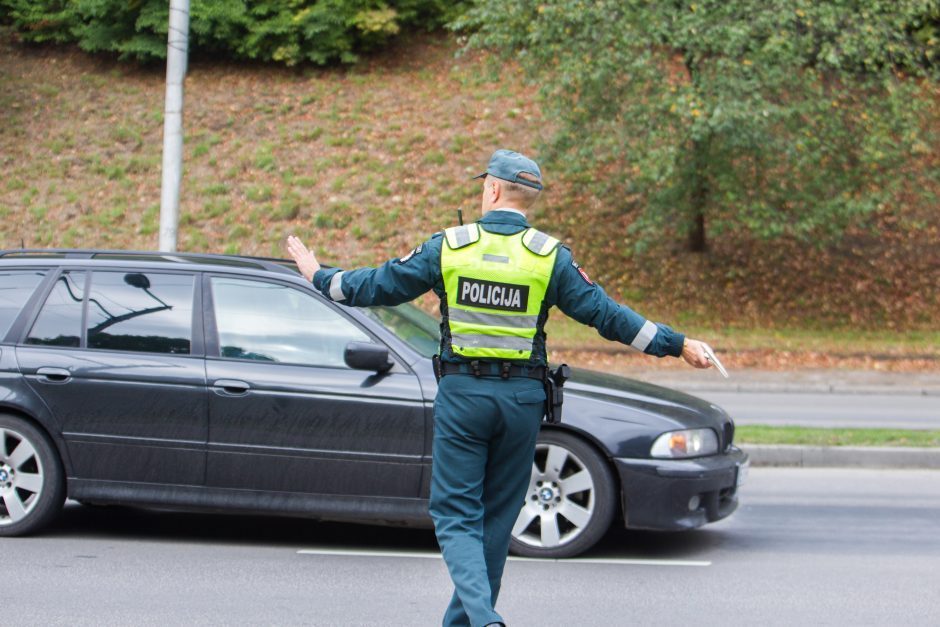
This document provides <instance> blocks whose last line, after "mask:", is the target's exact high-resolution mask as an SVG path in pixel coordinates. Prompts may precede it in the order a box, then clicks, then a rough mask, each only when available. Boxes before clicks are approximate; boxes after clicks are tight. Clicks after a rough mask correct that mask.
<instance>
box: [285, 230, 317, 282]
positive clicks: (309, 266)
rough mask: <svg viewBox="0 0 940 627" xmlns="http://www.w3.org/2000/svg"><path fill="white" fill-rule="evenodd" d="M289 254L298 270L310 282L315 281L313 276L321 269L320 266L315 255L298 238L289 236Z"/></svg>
mask: <svg viewBox="0 0 940 627" xmlns="http://www.w3.org/2000/svg"><path fill="white" fill-rule="evenodd" d="M287 252H288V254H289V255H290V256H291V257H293V258H294V263H296V264H297V269H298V270H300V273H301V274H302V275H304V277H305V278H306V279H307V280H308V281H312V280H313V275H314V274H316V273H317V270H319V269H320V264H319V262H318V261H317V257H316V255H314V254H313V253H312V252H311V251H310V250H308V249H307V247H306V246H305V245H304V243H303V242H301V241H300V240H299V239H298V238H297V237H294V236H293V235H288V236H287Z"/></svg>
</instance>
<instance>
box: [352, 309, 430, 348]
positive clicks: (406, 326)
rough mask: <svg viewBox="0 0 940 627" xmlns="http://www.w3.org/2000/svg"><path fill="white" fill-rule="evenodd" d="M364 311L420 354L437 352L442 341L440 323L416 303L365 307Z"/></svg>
mask: <svg viewBox="0 0 940 627" xmlns="http://www.w3.org/2000/svg"><path fill="white" fill-rule="evenodd" d="M363 311H364V312H365V313H366V314H367V315H368V316H369V317H371V318H373V319H374V320H376V321H377V322H379V323H381V324H382V325H383V326H385V327H386V328H387V329H389V330H390V331H391V332H392V333H394V334H395V335H397V336H398V337H399V338H400V339H401V340H402V341H404V342H405V343H406V344H408V346H410V347H411V348H413V349H415V350H416V351H417V352H418V353H419V354H421V355H423V356H425V357H432V356H434V355H436V354H437V351H438V348H439V347H440V343H441V331H440V327H439V326H438V325H439V323H438V321H437V320H436V319H435V318H433V317H432V316H429V315H428V314H426V313H424V312H423V311H421V310H420V309H418V308H417V307H415V306H414V305H412V304H410V303H405V304H404V305H398V306H396V307H365V308H363Z"/></svg>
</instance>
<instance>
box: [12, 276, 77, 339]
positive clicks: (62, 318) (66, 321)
mask: <svg viewBox="0 0 940 627" xmlns="http://www.w3.org/2000/svg"><path fill="white" fill-rule="evenodd" d="M84 297H85V273H84V272H66V273H63V274H62V276H60V277H59V278H58V279H57V280H56V282H55V285H54V286H53V288H52V291H51V292H49V296H48V297H47V298H46V302H45V303H43V306H42V309H41V310H40V311H39V316H38V317H37V318H36V322H35V323H33V328H32V329H30V331H29V336H28V337H27V338H26V343H27V344H40V345H43V346H74V347H78V346H81V336H82V300H83V299H84Z"/></svg>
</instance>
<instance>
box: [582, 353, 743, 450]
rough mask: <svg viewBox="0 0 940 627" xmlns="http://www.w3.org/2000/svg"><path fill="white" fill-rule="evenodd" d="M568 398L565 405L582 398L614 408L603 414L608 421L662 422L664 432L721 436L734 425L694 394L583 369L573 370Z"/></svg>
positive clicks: (713, 406)
mask: <svg viewBox="0 0 940 627" xmlns="http://www.w3.org/2000/svg"><path fill="white" fill-rule="evenodd" d="M565 397H566V398H565V400H566V401H567V400H568V399H569V398H579V399H583V401H582V402H588V403H591V401H594V402H596V403H599V404H610V405H613V406H615V407H611V411H609V412H603V414H604V417H605V418H607V419H608V420H619V421H622V422H643V423H645V424H647V425H651V426H652V424H654V423H657V422H659V423H661V427H662V430H663V431H666V430H668V429H672V428H696V427H712V428H714V429H716V430H717V431H718V433H719V434H721V433H722V432H723V431H724V429H725V425H726V424H727V423H730V422H731V418H730V417H729V416H728V414H727V412H725V411H724V410H723V409H721V408H720V407H718V406H717V405H715V404H713V403H709V402H708V401H706V400H703V399H701V398H698V397H695V396H692V395H691V394H686V393H684V392H679V391H677V390H673V389H670V388H665V387H661V386H658V385H653V384H652V383H645V382H643V381H637V380H635V379H628V378H626V377H619V376H616V375H612V374H606V373H602V372H594V371H592V370H582V369H580V368H573V369H572V376H571V379H570V380H569V381H568V382H567V383H566V384H565ZM592 404H593V403H592ZM624 409H626V410H628V411H623V410H624ZM638 413H640V414H642V416H638V415H637V414H638Z"/></svg>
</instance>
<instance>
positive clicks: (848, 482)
mask: <svg viewBox="0 0 940 627" xmlns="http://www.w3.org/2000/svg"><path fill="white" fill-rule="evenodd" d="M742 496H743V499H744V500H743V503H744V504H743V505H742V507H741V509H740V510H739V511H738V512H737V513H736V514H735V515H733V516H732V517H731V518H730V519H728V520H726V521H722V522H720V523H717V524H714V525H711V526H708V527H706V528H705V529H702V530H699V531H695V532H691V533H685V534H678V535H672V534H656V533H640V532H626V531H623V530H613V531H612V532H611V533H610V534H608V536H607V537H606V538H605V539H604V540H603V542H602V543H601V545H600V546H598V547H597V548H596V549H595V550H594V551H592V552H591V553H590V554H589V555H588V556H586V557H587V558H589V559H588V560H587V561H563V562H538V561H521V560H514V561H511V562H510V563H509V564H508V566H507V570H506V576H505V578H504V586H505V587H504V591H503V595H502V597H501V599H500V603H499V609H500V610H501V611H502V612H503V615H504V616H505V618H506V619H507V621H508V623H509V625H511V626H512V627H519V626H523V627H524V626H528V625H532V626H536V625H537V626H554V625H566V626H567V625H604V626H606V625H633V624H644V625H652V624H656V625H680V624H697V625H700V624H706V625H753V624H773V625H793V624H834V625H849V624H851V625H854V624H865V625H882V624H883V625H889V624H890V625H897V624H906V625H916V624H923V625H928V624H933V625H936V624H940V595H938V594H937V587H936V582H937V581H940V533H938V530H940V527H938V522H937V521H938V520H940V473H938V472H932V471H862V470H831V469H830V470H822V469H772V468H755V469H753V470H752V472H751V476H750V479H749V483H748V484H747V485H746V486H745V488H744V489H743V494H742ZM0 555H2V563H3V566H4V568H3V569H2V572H3V577H2V579H0V582H2V583H0V591H2V592H0V599H2V602H0V617H2V618H0V620H2V624H4V625H10V626H18V625H91V624H95V625H99V624H103V625H164V624H249V623H250V624H266V625H293V624H307V625H383V626H384V625H429V626H430V625H436V624H440V622H439V621H440V615H441V612H442V610H443V607H444V605H445V603H446V601H447V599H448V598H449V595H450V586H449V580H448V577H447V573H446V570H445V567H444V565H443V563H442V562H441V561H440V560H439V559H438V558H437V557H436V544H435V541H434V537H433V534H432V533H430V532H428V531H421V530H406V529H390V528H375V527H362V526H354V525H340V524H326V523H313V522H309V521H304V520H295V519H269V518H261V517H228V516H216V515H195V514H177V513H168V512H144V511H141V510H133V509H123V508H87V507H83V506H80V505H77V504H72V503H70V504H69V505H68V506H67V508H66V511H65V512H64V514H63V516H62V517H61V519H60V520H59V522H58V523H57V524H56V525H55V527H54V528H52V529H51V530H49V531H48V532H47V533H45V534H44V535H42V536H38V537H34V538H20V539H4V540H2V541H0Z"/></svg>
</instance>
